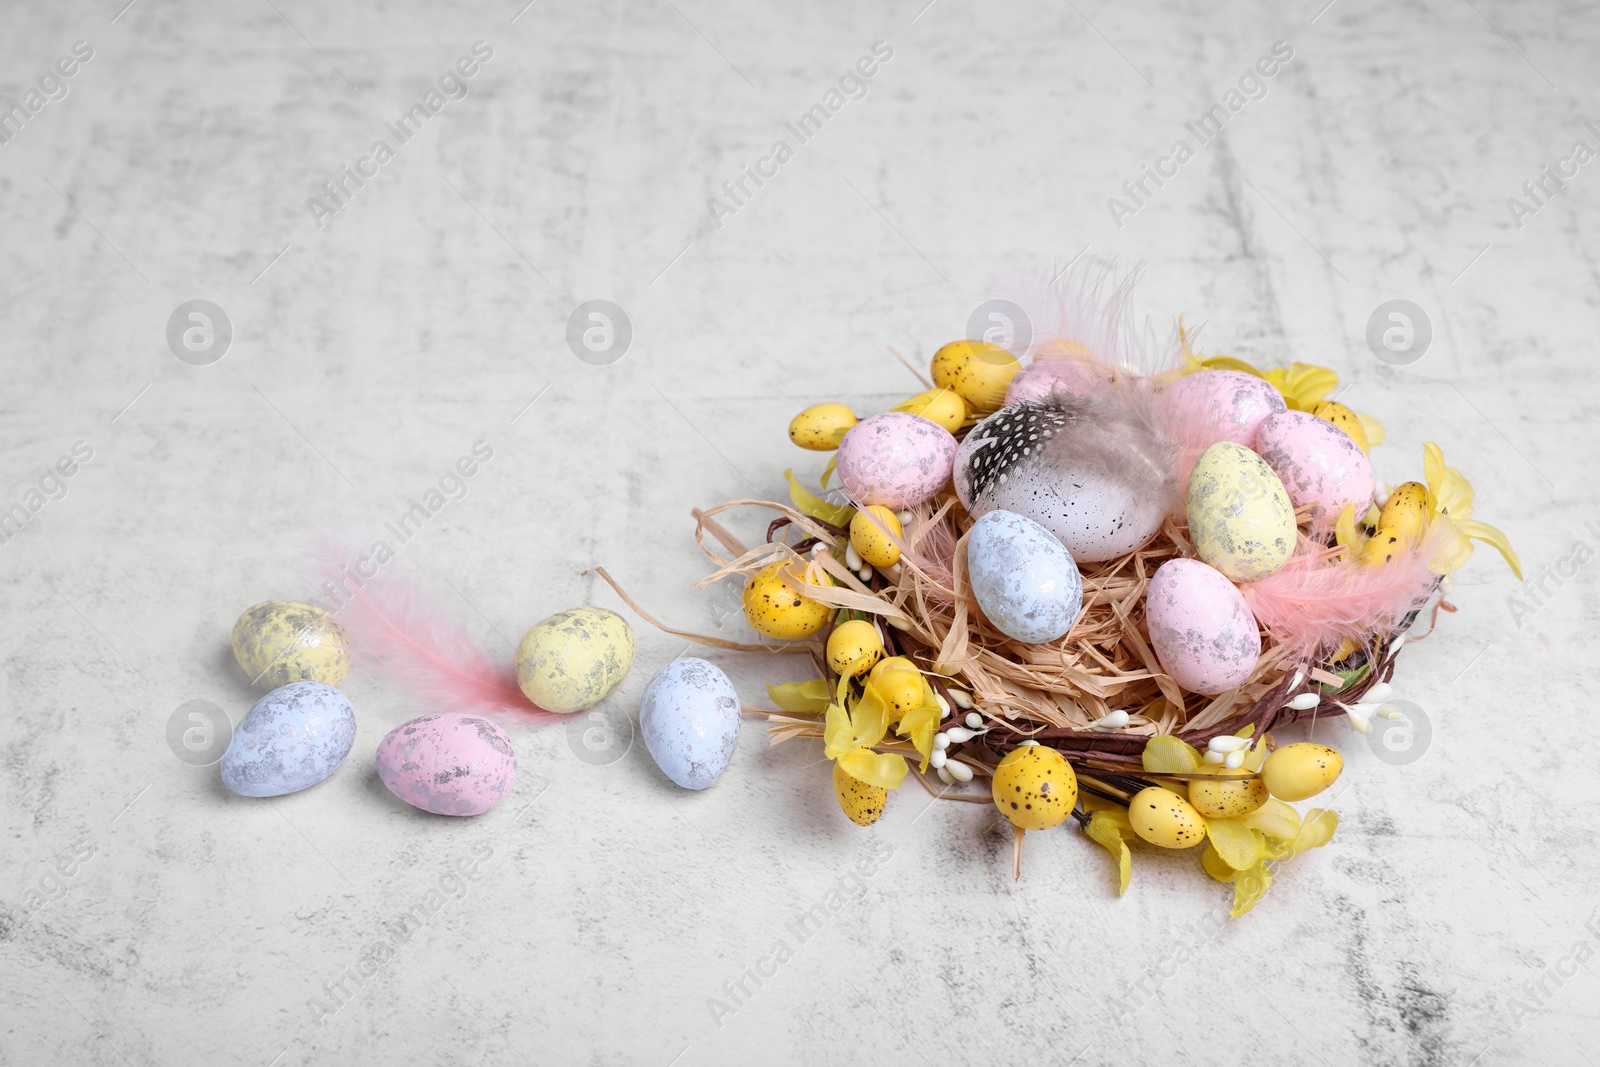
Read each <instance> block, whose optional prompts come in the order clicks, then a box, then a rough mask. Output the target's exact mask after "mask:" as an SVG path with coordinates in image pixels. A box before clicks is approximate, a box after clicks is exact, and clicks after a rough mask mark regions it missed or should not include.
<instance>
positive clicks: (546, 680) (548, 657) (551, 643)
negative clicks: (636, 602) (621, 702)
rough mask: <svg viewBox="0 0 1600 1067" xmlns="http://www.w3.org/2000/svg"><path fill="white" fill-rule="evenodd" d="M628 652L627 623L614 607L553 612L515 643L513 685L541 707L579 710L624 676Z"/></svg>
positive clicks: (629, 635) (602, 696)
mask: <svg viewBox="0 0 1600 1067" xmlns="http://www.w3.org/2000/svg"><path fill="white" fill-rule="evenodd" d="M633 653H634V637H633V628H632V627H631V626H629V625H628V622H627V620H626V619H624V618H623V617H622V616H621V615H618V614H617V613H616V612H614V611H607V610H606V609H605V608H572V609H571V610H569V611H562V612H557V613H556V614H554V615H552V616H550V617H549V618H548V619H545V620H543V621H542V622H539V623H536V624H535V625H534V627H533V628H532V629H530V630H529V631H528V632H527V633H526V634H525V635H524V636H523V638H522V641H521V643H520V644H518V645H517V685H518V686H520V687H521V689H522V691H523V693H524V694H526V695H527V697H528V699H529V700H531V701H533V702H534V703H535V704H537V705H539V707H541V708H543V709H544V710H546V711H553V712H557V713H558V714H562V715H568V714H571V713H572V712H575V711H584V710H586V709H588V708H592V707H594V706H595V705H596V704H598V703H600V701H602V700H604V699H605V697H606V695H607V694H608V693H610V692H611V691H612V690H613V689H615V688H616V687H617V686H618V685H620V684H621V683H622V679H624V678H626V677H627V676H628V670H629V669H630V668H631V667H632V666H633Z"/></svg>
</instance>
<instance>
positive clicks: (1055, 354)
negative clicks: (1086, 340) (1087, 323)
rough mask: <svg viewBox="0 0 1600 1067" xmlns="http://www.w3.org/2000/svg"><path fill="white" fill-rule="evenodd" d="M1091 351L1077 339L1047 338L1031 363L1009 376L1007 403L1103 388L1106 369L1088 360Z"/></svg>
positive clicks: (1109, 374)
mask: <svg viewBox="0 0 1600 1067" xmlns="http://www.w3.org/2000/svg"><path fill="white" fill-rule="evenodd" d="M1092 359H1093V354H1092V353H1091V352H1090V351H1089V349H1088V347H1087V346H1086V345H1082V344H1079V343H1077V342H1076V341H1046V342H1045V343H1044V344H1042V345H1040V346H1039V348H1038V350H1037V351H1036V352H1035V353H1034V357H1033V362H1032V363H1030V364H1028V365H1027V366H1026V367H1024V368H1022V372H1021V373H1020V374H1018V375H1017V376H1016V377H1015V378H1013V379H1011V386H1010V387H1009V388H1008V389H1007V390H1006V406H1007V407H1009V406H1011V405H1012V404H1016V403H1018V402H1020V401H1023V400H1040V399H1043V398H1044V397H1047V396H1049V395H1050V394H1051V393H1053V392H1056V391H1057V390H1061V391H1063V392H1068V393H1087V392H1092V391H1094V390H1096V389H1099V388H1101V387H1103V386H1104V385H1105V384H1106V383H1107V382H1109V381H1110V379H1111V372H1110V370H1109V368H1107V366H1106V365H1105V364H1103V363H1098V362H1091V360H1092Z"/></svg>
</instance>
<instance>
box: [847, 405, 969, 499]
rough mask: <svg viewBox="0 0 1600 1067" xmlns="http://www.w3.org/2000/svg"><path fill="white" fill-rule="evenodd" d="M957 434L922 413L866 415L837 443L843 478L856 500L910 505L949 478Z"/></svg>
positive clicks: (931, 492)
mask: <svg viewBox="0 0 1600 1067" xmlns="http://www.w3.org/2000/svg"><path fill="white" fill-rule="evenodd" d="M955 458H956V439H955V438H954V437H953V436H951V434H950V431H949V430H946V429H945V428H944V427H942V426H939V425H937V424H935V423H933V422H930V421H928V420H927V419H925V418H923V417H922V416H920V415H912V414H911V413H910V412H905V411H885V412H882V413H881V414H878V415H868V416H867V417H866V418H864V419H862V420H861V421H860V422H859V423H857V424H856V425H855V426H853V427H851V428H850V432H849V433H847V434H845V435H844V440H843V441H842V442H840V444H839V456H838V460H839V464H838V471H839V481H840V482H841V483H843V485H844V487H845V490H846V491H847V492H848V493H849V494H850V496H851V498H852V499H854V500H855V501H856V502H857V503H858V504H863V505H865V504H882V505H883V506H884V507H889V508H909V507H913V506H915V505H917V504H920V503H922V502H923V501H925V500H929V499H932V497H933V496H934V495H935V494H936V493H938V492H939V490H941V489H943V488H944V487H945V485H946V484H947V483H948V482H949V481H950V468H951V466H952V465H953V464H954V463H955Z"/></svg>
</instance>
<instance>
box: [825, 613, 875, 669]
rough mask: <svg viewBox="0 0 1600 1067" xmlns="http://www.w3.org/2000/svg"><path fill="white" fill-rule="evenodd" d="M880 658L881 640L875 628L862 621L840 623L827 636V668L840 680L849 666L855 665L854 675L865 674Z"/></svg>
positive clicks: (853, 620)
mask: <svg viewBox="0 0 1600 1067" xmlns="http://www.w3.org/2000/svg"><path fill="white" fill-rule="evenodd" d="M881 658H883V638H882V637H880V636H879V635H878V630H877V628H876V627H875V626H873V625H872V624H871V623H870V622H867V621H865V620H864V619H851V620H849V621H848V622H841V623H840V624H839V625H838V626H835V627H834V628H833V633H831V634H829V635H828V666H829V667H830V668H832V670H833V673H834V674H837V675H839V676H840V677H841V678H842V677H844V674H845V672H846V671H848V670H849V669H850V665H851V664H856V669H855V673H856V674H865V673H866V672H867V671H869V670H871V669H872V668H873V666H874V665H875V664H876V663H877V662H878V660H880V659H881Z"/></svg>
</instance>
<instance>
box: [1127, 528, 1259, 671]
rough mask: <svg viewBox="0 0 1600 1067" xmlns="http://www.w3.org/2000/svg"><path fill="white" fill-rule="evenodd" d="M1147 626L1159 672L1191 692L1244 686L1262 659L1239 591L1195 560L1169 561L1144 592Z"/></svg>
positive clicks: (1253, 622) (1255, 630)
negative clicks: (1158, 663)
mask: <svg viewBox="0 0 1600 1067" xmlns="http://www.w3.org/2000/svg"><path fill="white" fill-rule="evenodd" d="M1144 613H1145V623H1146V625H1147V626H1148V627H1149V630H1150V645H1151V647H1152V648H1154V649H1155V653H1156V658H1157V659H1158V660H1160V661H1161V669H1162V670H1164V671H1166V672H1167V673H1168V674H1170V675H1171V676H1172V679H1173V681H1175V682H1177V683H1178V684H1179V685H1180V686H1182V687H1183V688H1185V689H1187V690H1189V691H1190V692H1193V693H1201V694H1203V695H1205V696H1216V695H1217V694H1218V693H1225V692H1227V691H1228V690H1229V689H1232V688H1233V687H1235V686H1238V685H1243V684H1244V682H1245V681H1246V680H1247V679H1248V678H1249V677H1250V674H1251V672H1252V671H1254V670H1255V669H1256V662H1257V661H1258V660H1259V659H1260V658H1261V631H1260V629H1259V628H1258V627H1257V626H1256V620H1255V616H1254V615H1252V614H1250V607H1249V605H1247V604H1246V603H1245V602H1244V597H1243V596H1242V595H1241V594H1240V593H1239V590H1238V588H1236V587H1235V586H1234V584H1233V583H1232V582H1230V581H1228V579H1227V578H1225V577H1223V575H1222V574H1221V573H1220V572H1219V571H1217V570H1215V569H1214V568H1212V567H1208V566H1206V565H1205V564H1204V563H1201V562H1200V561H1199V560H1197V559H1169V560H1168V561H1167V562H1165V563H1163V564H1162V565H1161V566H1160V567H1158V568H1157V569H1156V572H1155V574H1154V575H1152V576H1151V578H1150V588H1149V589H1148V590H1146V592H1145V601H1144Z"/></svg>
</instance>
